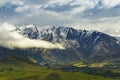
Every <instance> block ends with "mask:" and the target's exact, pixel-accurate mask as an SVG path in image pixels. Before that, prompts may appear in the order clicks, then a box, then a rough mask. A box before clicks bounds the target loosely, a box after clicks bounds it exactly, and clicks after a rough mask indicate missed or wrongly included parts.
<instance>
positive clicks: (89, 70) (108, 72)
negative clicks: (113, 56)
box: [60, 66, 120, 78]
mask: <svg viewBox="0 0 120 80" xmlns="http://www.w3.org/2000/svg"><path fill="white" fill-rule="evenodd" d="M60 69H61V70H62V71H72V72H78V71H82V72H83V73H87V74H92V75H99V76H104V77H109V78H117V77H120V73H113V72H112V71H111V70H106V69H104V68H90V67H74V66H68V67H62V68H60Z"/></svg>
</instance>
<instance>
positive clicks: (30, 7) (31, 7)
mask: <svg viewBox="0 0 120 80" xmlns="http://www.w3.org/2000/svg"><path fill="white" fill-rule="evenodd" d="M40 8H41V5H22V6H19V7H17V8H16V9H15V12H24V11H28V10H30V11H36V10H39V9H40Z"/></svg>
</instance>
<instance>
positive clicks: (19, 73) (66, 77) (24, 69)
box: [0, 57, 111, 80]
mask: <svg viewBox="0 0 120 80" xmlns="http://www.w3.org/2000/svg"><path fill="white" fill-rule="evenodd" d="M0 80H111V79H108V78H103V77H100V76H94V75H89V74H85V73H82V72H72V71H69V72H67V71H60V70H58V69H49V68H48V67H40V66H37V65H35V64H33V63H32V62H30V61H27V60H25V59H20V58H15V57H12V58H6V59H3V60H0Z"/></svg>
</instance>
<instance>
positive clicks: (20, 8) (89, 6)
mask: <svg viewBox="0 0 120 80" xmlns="http://www.w3.org/2000/svg"><path fill="white" fill-rule="evenodd" d="M3 22H8V23H11V24H14V25H20V24H26V25H27V24H37V25H57V26H58V25H65V26H72V27H74V28H78V29H88V30H93V29H94V30H99V31H102V32H105V33H107V34H110V35H113V36H120V0H0V23H3Z"/></svg>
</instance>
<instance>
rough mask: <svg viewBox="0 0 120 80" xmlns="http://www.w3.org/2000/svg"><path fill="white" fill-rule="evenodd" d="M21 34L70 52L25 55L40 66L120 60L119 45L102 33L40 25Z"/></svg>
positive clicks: (23, 29) (29, 52) (29, 51)
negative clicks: (45, 64)
mask: <svg viewBox="0 0 120 80" xmlns="http://www.w3.org/2000/svg"><path fill="white" fill-rule="evenodd" d="M17 31H18V32H19V33H20V34H22V35H24V36H26V37H28V38H30V39H42V40H46V41H50V42H53V43H56V42H57V43H60V44H61V45H63V46H64V47H65V48H66V49H65V50H58V49H53V50H49V49H34V48H32V49H27V50H26V52H25V53H26V54H27V55H28V56H30V57H31V58H33V59H35V60H36V61H37V62H38V63H51V64H58V63H60V64H62V63H63V64H64V63H69V62H74V61H79V60H89V59H90V60H93V61H97V62H101V61H104V60H110V59H115V58H120V43H119V41H118V40H117V39H115V38H114V37H111V36H109V35H107V34H104V33H101V32H98V31H87V30H76V29H73V28H70V27H63V26H59V27H55V26H53V27H52V26H44V27H40V26H36V25H28V26H26V27H21V28H19V29H17Z"/></svg>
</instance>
